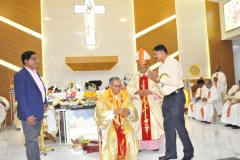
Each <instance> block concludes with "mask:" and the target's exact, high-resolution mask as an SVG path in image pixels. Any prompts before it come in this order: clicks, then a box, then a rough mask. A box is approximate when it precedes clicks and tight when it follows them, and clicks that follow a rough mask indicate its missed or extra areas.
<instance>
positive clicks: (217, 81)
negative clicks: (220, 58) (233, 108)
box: [212, 66, 227, 100]
mask: <svg viewBox="0 0 240 160" xmlns="http://www.w3.org/2000/svg"><path fill="white" fill-rule="evenodd" d="M215 71H216V73H214V74H213V75H212V82H213V85H214V86H215V87H216V88H217V89H218V90H219V92H220V94H221V97H222V100H224V99H225V96H226V93H227V79H226V76H225V74H224V73H223V72H221V71H220V66H216V69H215Z"/></svg>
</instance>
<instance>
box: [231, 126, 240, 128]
mask: <svg viewBox="0 0 240 160" xmlns="http://www.w3.org/2000/svg"><path fill="white" fill-rule="evenodd" d="M231 128H232V129H240V127H238V126H232V127H231Z"/></svg>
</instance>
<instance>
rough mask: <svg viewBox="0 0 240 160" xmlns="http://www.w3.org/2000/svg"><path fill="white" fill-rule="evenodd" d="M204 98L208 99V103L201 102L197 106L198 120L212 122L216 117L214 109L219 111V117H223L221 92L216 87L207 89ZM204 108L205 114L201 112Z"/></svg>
mask: <svg viewBox="0 0 240 160" xmlns="http://www.w3.org/2000/svg"><path fill="white" fill-rule="evenodd" d="M203 97H205V98H207V101H205V102H203V101H200V102H199V103H197V104H196V119H198V120H201V121H207V122H211V120H212V116H213V115H214V109H215V110H216V111H217V114H218V115H221V113H222V107H223V104H222V98H221V95H220V92H219V91H218V89H217V88H216V87H215V86H212V87H211V88H210V89H206V90H205V91H204V93H203ZM202 108H203V111H204V114H202V112H201V109H202Z"/></svg>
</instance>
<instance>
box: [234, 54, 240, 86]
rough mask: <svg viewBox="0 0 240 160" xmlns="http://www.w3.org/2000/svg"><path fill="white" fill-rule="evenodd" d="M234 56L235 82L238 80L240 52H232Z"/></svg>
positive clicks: (239, 76)
mask: <svg viewBox="0 0 240 160" xmlns="http://www.w3.org/2000/svg"><path fill="white" fill-rule="evenodd" d="M233 58H234V71H235V84H238V81H239V80H240V63H239V62H240V52H235V53H233Z"/></svg>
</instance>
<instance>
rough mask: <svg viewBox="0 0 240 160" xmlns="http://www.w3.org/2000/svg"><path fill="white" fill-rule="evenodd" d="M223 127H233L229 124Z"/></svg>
mask: <svg viewBox="0 0 240 160" xmlns="http://www.w3.org/2000/svg"><path fill="white" fill-rule="evenodd" d="M225 127H233V125H231V124H226V125H225Z"/></svg>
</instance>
